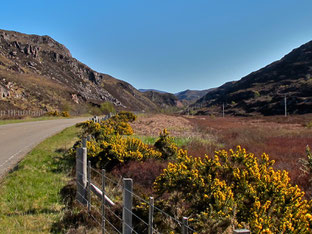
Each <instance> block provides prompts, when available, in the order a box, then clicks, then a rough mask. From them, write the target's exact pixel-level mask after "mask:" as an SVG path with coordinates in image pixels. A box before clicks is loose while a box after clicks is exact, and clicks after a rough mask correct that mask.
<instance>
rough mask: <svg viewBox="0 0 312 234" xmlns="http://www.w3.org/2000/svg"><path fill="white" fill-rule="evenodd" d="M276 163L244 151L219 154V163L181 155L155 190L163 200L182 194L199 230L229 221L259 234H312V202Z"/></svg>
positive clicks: (171, 205)
mask: <svg viewBox="0 0 312 234" xmlns="http://www.w3.org/2000/svg"><path fill="white" fill-rule="evenodd" d="M273 164H274V161H270V160H269V157H268V155H266V154H263V155H262V156H261V158H260V159H258V158H257V157H255V156H254V155H253V154H251V153H247V152H246V150H245V149H242V148H241V147H237V149H236V151H233V150H229V151H225V150H221V151H217V152H216V153H215V156H214V157H213V158H209V157H208V156H205V157H204V158H198V157H192V156H188V155H187V152H186V151H183V150H180V151H179V152H178V157H177V162H175V163H169V165H168V168H167V169H165V170H164V171H163V173H162V174H161V176H159V177H158V178H157V179H156V181H155V189H156V191H157V193H158V194H159V195H164V194H167V196H169V197H170V196H177V194H178V197H179V198H180V200H183V201H184V202H185V207H187V208H186V210H185V212H186V214H185V213H184V215H190V216H191V217H193V218H194V223H193V225H194V226H195V227H196V228H197V230H201V229H203V228H206V230H207V228H208V229H209V227H206V221H207V220H224V219H226V218H228V219H229V220H232V221H231V222H232V224H233V225H236V226H237V227H243V225H244V224H248V226H249V228H250V229H251V231H252V232H253V233H310V232H311V231H312V230H311V228H310V227H311V224H312V223H311V221H312V216H311V201H307V200H304V199H303V196H304V192H302V191H301V190H300V189H299V188H298V186H292V185H291V184H290V183H289V181H290V178H289V177H288V173H287V172H286V171H280V170H277V171H276V170H274V169H273V167H272V165H273ZM167 200H168V201H172V200H173V199H167ZM174 200H175V201H178V199H177V198H175V199H174ZM167 205H168V206H170V207H174V204H167Z"/></svg>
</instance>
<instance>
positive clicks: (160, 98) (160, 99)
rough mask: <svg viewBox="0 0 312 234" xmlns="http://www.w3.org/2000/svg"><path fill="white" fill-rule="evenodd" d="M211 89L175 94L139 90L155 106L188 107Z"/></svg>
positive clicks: (154, 90)
mask: <svg viewBox="0 0 312 234" xmlns="http://www.w3.org/2000/svg"><path fill="white" fill-rule="evenodd" d="M211 90H213V89H206V90H189V89H187V90H184V91H181V92H178V93H175V94H172V93H168V92H164V91H160V90H156V89H139V91H141V92H142V93H143V94H144V96H146V97H148V98H149V99H150V100H152V101H153V102H155V101H156V104H157V105H160V106H162V107H164V106H179V107H182V106H188V105H190V104H192V103H194V102H195V101H197V100H198V99H199V98H201V97H203V96H204V95H205V94H207V93H208V92H209V91H211Z"/></svg>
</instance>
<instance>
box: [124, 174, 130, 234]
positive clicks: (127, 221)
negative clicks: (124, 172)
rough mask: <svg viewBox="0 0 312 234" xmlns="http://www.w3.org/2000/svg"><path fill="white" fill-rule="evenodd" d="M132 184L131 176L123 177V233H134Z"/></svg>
mask: <svg viewBox="0 0 312 234" xmlns="http://www.w3.org/2000/svg"><path fill="white" fill-rule="evenodd" d="M132 185H133V181H132V179H130V178H124V179H123V194H122V195H123V196H122V197H123V211H122V233H123V234H131V233H132V199H133V197H132Z"/></svg>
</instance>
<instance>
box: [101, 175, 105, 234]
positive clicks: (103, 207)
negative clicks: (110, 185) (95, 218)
mask: <svg viewBox="0 0 312 234" xmlns="http://www.w3.org/2000/svg"><path fill="white" fill-rule="evenodd" d="M104 233H105V169H102V234H104Z"/></svg>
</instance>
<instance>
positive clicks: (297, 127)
mask: <svg viewBox="0 0 312 234" xmlns="http://www.w3.org/2000/svg"><path fill="white" fill-rule="evenodd" d="M188 119H189V120H190V121H191V122H192V123H193V124H194V125H197V126H198V128H200V129H201V131H207V132H209V133H213V134H215V136H216V137H217V139H218V142H219V143H221V144H223V145H224V148H225V149H229V148H233V147H235V146H237V145H241V146H242V147H244V148H246V149H247V150H248V151H249V152H252V153H254V154H255V155H256V156H260V155H261V154H262V153H264V152H265V153H267V154H269V156H270V158H271V159H273V160H275V161H276V163H275V168H276V169H282V170H287V171H288V172H289V175H290V177H291V179H292V182H293V183H294V184H298V185H299V186H301V187H302V188H303V189H304V190H305V191H308V187H309V185H308V181H307V178H305V176H304V175H302V171H301V170H300V164H299V162H298V160H299V158H303V157H305V148H306V146H307V145H310V146H311V145H312V130H311V129H308V128H306V127H305V124H306V123H307V122H308V121H310V120H311V119H312V116H311V115H303V116H291V117H287V118H285V117H282V116H277V117H261V118H241V117H237V118H234V117H227V118H211V117H207V116H205V117H202V116H196V117H191V118H188ZM209 153H210V154H211V153H213V152H211V151H210V152H209Z"/></svg>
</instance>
